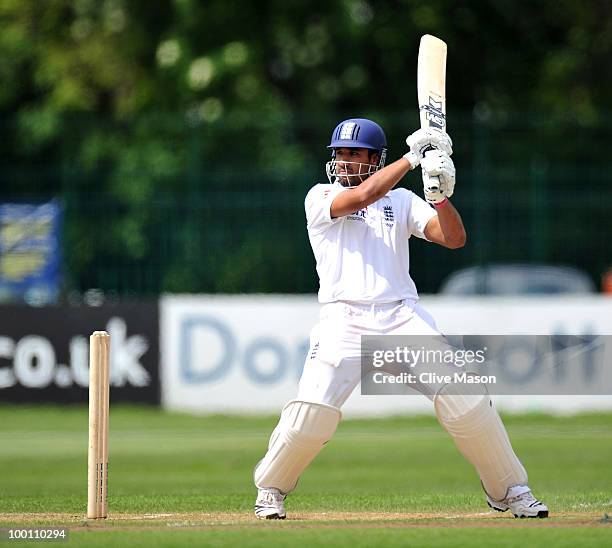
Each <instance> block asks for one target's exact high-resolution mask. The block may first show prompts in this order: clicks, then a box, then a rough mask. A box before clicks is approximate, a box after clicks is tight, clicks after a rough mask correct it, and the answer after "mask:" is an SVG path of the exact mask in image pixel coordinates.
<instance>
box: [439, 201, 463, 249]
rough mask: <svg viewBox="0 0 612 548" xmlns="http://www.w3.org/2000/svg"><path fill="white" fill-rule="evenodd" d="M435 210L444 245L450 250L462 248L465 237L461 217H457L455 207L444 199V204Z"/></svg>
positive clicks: (457, 213)
mask: <svg viewBox="0 0 612 548" xmlns="http://www.w3.org/2000/svg"><path fill="white" fill-rule="evenodd" d="M436 210H437V213H438V220H439V221H440V230H442V234H443V235H444V245H445V246H446V247H448V248H450V249H457V248H460V247H463V246H464V245H465V241H466V239H467V236H466V233H465V227H464V226H463V221H462V220H461V215H459V212H458V211H457V210H456V209H455V206H453V204H451V203H450V201H449V200H448V199H446V201H445V202H444V204H442V205H441V206H439V207H437V208H436Z"/></svg>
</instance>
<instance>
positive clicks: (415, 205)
mask: <svg viewBox="0 0 612 548" xmlns="http://www.w3.org/2000/svg"><path fill="white" fill-rule="evenodd" d="M409 197H410V199H409V203H408V233H409V234H410V235H411V236H412V235H414V236H416V237H417V238H422V239H423V240H427V238H426V237H425V234H424V231H425V227H426V226H427V223H428V222H429V221H430V220H431V218H432V217H434V216H435V215H437V213H436V210H435V209H434V208H433V207H431V206H430V205H429V204H428V203H427V202H426V201H425V200H423V198H421V197H420V196H417V195H416V194H415V193H414V192H409Z"/></svg>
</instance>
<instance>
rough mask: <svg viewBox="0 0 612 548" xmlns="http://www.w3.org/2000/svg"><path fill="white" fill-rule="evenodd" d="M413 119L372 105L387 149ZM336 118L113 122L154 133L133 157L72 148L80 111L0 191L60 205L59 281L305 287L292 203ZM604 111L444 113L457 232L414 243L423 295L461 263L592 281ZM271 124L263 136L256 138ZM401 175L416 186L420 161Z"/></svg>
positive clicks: (144, 288) (311, 273)
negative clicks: (212, 123) (453, 167)
mask: <svg viewBox="0 0 612 548" xmlns="http://www.w3.org/2000/svg"><path fill="white" fill-rule="evenodd" d="M415 116H416V115H412V116H405V115H393V114H388V113H387V114H384V113H383V114H380V115H378V116H377V117H376V119H378V120H380V121H381V122H382V124H383V125H384V127H385V129H386V130H387V134H388V139H389V143H390V158H391V160H393V159H395V158H397V157H399V156H400V155H401V154H402V153H403V152H404V150H403V148H404V147H403V140H404V138H405V135H406V134H407V133H409V132H410V130H411V129H412V128H414V126H415V123H416V117H415ZM337 118H338V119H341V118H342V117H341V116H338V117H337ZM337 121H338V120H337V119H335V118H334V119H333V120H328V119H321V118H317V117H313V119H312V120H309V119H307V118H304V119H302V120H292V121H290V122H287V121H282V122H279V127H278V128H277V130H274V128H267V129H266V131H262V128H258V127H256V126H253V125H250V124H246V125H244V122H241V124H242V125H241V124H240V123H235V124H233V125H232V124H227V125H225V126H223V127H220V126H216V127H215V128H206V127H197V128H194V127H191V126H189V124H181V123H178V124H177V123H174V125H173V126H172V127H170V126H166V125H164V124H165V122H164V121H163V119H162V121H161V122H159V121H158V122H156V123H151V124H150V127H149V129H148V130H147V129H146V127H147V126H146V124H145V126H144V128H145V129H143V128H142V127H140V129H138V130H133V128H127V129H126V128H110V129H111V130H112V131H119V130H121V129H122V130H123V131H124V133H126V134H127V137H126V139H125V141H124V143H125V150H131V149H129V147H130V146H132V143H134V142H135V141H136V140H138V139H139V138H140V139H141V141H140V142H141V143H142V139H144V140H147V139H153V137H155V135H159V136H160V137H159V139H158V140H157V141H152V142H153V143H154V144H155V143H156V146H153V147H152V149H151V150H150V151H149V152H148V153H146V154H144V153H143V154H144V156H143V157H142V158H139V157H138V156H137V153H138V151H140V150H141V149H134V150H136V152H134V157H135V159H132V160H130V157H127V158H128V159H127V160H126V158H125V157H123V156H119V152H116V153H114V154H115V156H113V154H108V155H107V156H106V157H105V156H103V155H102V156H99V157H98V160H97V161H96V162H92V163H91V164H88V163H87V158H86V157H85V156H84V152H83V149H84V147H79V146H80V143H81V142H85V141H84V139H85V137H87V138H89V137H90V136H91V135H92V132H95V131H96V130H99V126H97V125H96V121H91V120H89V121H87V123H79V125H78V131H76V130H75V131H73V132H70V131H67V132H66V138H65V139H64V141H63V142H62V143H61V146H59V147H58V148H57V149H56V150H55V151H54V152H53V154H50V155H49V157H48V158H43V159H42V160H40V161H39V163H38V164H35V165H33V164H32V163H27V162H24V163H22V164H19V163H13V164H11V165H7V164H5V165H3V166H2V168H1V169H2V171H1V172H0V177H1V179H2V183H3V184H2V187H1V188H2V191H0V200H1V201H9V200H20V201H25V200H41V199H46V198H49V197H51V196H55V197H59V199H60V200H61V201H62V203H63V204H64V207H65V225H64V264H65V280H66V281H65V289H66V292H67V293H68V292H70V291H77V292H82V291H85V290H86V289H89V288H100V289H102V290H104V291H105V292H108V293H109V294H116V295H117V296H119V297H131V296H141V295H147V296H150V295H156V294H158V293H160V292H165V291H171V292H225V293H235V292H283V293H285V292H286V293H310V292H315V291H316V289H317V278H316V273H315V269H314V261H313V258H312V253H311V251H310V247H309V244H308V240H307V236H306V230H305V218H304V211H303V200H304V196H305V194H306V192H307V190H308V189H309V188H310V186H311V185H312V184H313V183H314V182H316V181H319V182H323V181H324V180H325V174H324V162H325V161H326V160H327V156H328V154H327V151H326V150H325V145H326V144H327V142H326V140H327V139H328V138H329V136H328V133H330V130H331V128H332V127H333V126H334V125H335V123H336V122H337ZM608 121H609V120H597V121H595V122H593V121H591V122H590V125H589V126H584V125H581V124H580V123H579V121H576V120H546V119H543V118H541V117H536V116H527V115H520V116H519V115H516V114H515V115H512V116H500V115H498V116H496V117H492V116H490V115H489V114H488V113H486V112H485V113H482V112H478V113H477V115H474V114H472V113H469V114H465V115H461V116H459V115H454V116H453V115H452V114H451V116H450V122H449V131H450V132H451V134H452V136H453V139H454V141H455V154H454V158H455V162H456V164H457V171H458V176H457V186H456V194H455V196H454V198H453V202H454V203H455V204H456V206H457V207H458V209H459V211H460V213H461V214H462V216H463V219H464V222H465V225H466V228H467V233H468V243H467V245H466V247H465V248H463V249H460V250H455V251H449V250H445V249H442V248H438V247H437V246H434V245H431V244H427V243H426V242H423V241H415V242H414V243H413V244H412V247H411V272H412V275H413V278H414V279H415V281H416V283H417V286H418V287H419V289H420V291H421V292H423V293H431V292H436V291H437V290H438V288H439V286H440V283H441V282H442V280H443V279H444V278H445V277H446V276H447V275H448V274H449V273H451V272H452V271H454V270H456V269H458V268H461V267H464V266H470V265H475V264H487V263H493V262H521V263H548V264H567V265H573V266H577V267H579V268H581V269H583V270H585V271H586V272H588V273H589V274H590V276H591V277H592V278H593V280H594V282H595V283H596V284H597V285H599V277H600V275H601V273H602V272H603V271H604V270H606V269H607V268H609V267H610V265H612V248H611V245H610V243H609V235H610V234H611V232H612V230H611V229H612V210H611V207H610V206H611V204H612V182H611V179H612V158H611V157H610V153H609V150H610V149H612V130H610V129H608V128H609V127H611V126H612V125H611V124H609V123H607V122H608ZM208 129H211V131H210V132H209V131H208ZM212 129H214V132H213V131H212ZM139 132H140V135H146V137H145V138H142V137H139ZM143 132H144V133H143ZM273 133H274V141H273V142H272V143H269V142H268V143H262V142H260V140H259V139H268V138H270V135H272V134H273ZM213 137H214V139H213ZM87 142H89V141H87ZM160 142H161V143H162V145H159V143H160ZM164 143H165V144H164ZM264 145H265V146H264ZM156 147H157V148H156ZM120 149H121V146H119V147H118V149H117V150H118V151H120ZM77 152H78V154H77ZM147 154H149V155H148V156H147ZM100 157H102V158H103V159H104V160H105V161H100V160H99V158H100ZM129 161H132V162H133V165H131V167H130V164H129ZM163 162H166V164H167V166H170V167H168V168H167V169H166V167H164V166H165V165H166V164H164V163H163ZM119 164H121V165H119ZM126 165H127V167H126ZM151 181H153V182H152V183H151ZM402 184H403V185H404V186H406V187H408V188H410V189H413V190H415V191H417V192H418V193H421V188H420V187H421V181H420V175H419V174H418V173H411V174H409V175H408V176H407V177H406V179H405V180H404V182H403V183H402Z"/></svg>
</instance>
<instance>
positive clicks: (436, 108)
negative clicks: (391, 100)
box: [417, 34, 447, 131]
mask: <svg viewBox="0 0 612 548" xmlns="http://www.w3.org/2000/svg"><path fill="white" fill-rule="evenodd" d="M446 50H447V47H446V43H445V42H444V41H442V40H440V39H439V38H436V37H435V36H432V35H431V34H425V35H424V36H423V37H422V38H421V43H420V46H419V60H418V65H417V94H418V99H419V114H420V118H421V127H422V128H428V127H434V128H438V129H441V130H443V131H445V130H446Z"/></svg>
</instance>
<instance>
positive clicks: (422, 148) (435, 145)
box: [404, 128, 453, 169]
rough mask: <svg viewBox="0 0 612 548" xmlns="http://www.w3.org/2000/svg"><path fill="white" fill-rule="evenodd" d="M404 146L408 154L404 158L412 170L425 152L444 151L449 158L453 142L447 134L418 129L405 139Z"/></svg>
mask: <svg viewBox="0 0 612 548" xmlns="http://www.w3.org/2000/svg"><path fill="white" fill-rule="evenodd" d="M406 144H407V145H408V146H409V147H410V152H408V153H407V154H405V155H404V158H406V160H408V161H409V162H410V164H411V165H412V168H413V169H414V168H415V167H416V166H418V165H419V164H420V163H421V162H422V160H423V154H425V152H426V151H427V150H431V149H439V150H443V151H445V152H446V153H447V154H448V155H449V156H450V155H451V154H452V153H453V141H452V140H451V138H450V136H449V135H448V133H446V132H445V131H441V130H439V129H435V128H426V129H419V130H417V131H415V132H414V133H413V134H412V135H409V136H408V137H407V138H406Z"/></svg>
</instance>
